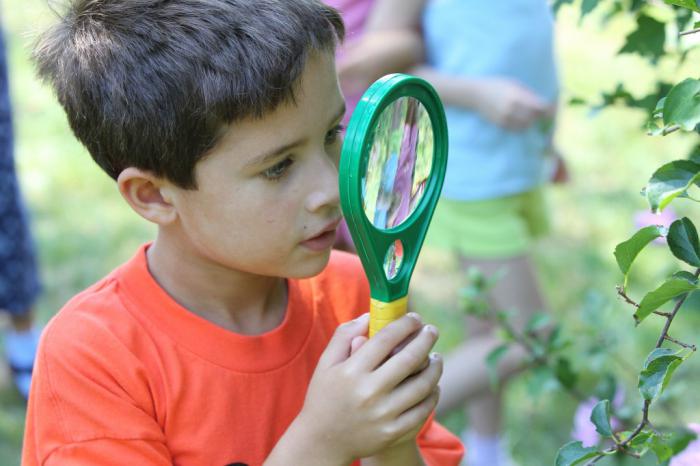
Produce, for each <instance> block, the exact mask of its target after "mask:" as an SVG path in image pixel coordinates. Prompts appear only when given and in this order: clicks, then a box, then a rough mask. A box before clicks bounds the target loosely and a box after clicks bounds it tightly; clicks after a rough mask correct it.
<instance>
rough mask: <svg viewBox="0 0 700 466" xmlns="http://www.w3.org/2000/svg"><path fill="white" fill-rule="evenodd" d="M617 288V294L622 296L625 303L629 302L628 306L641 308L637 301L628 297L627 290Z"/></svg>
mask: <svg viewBox="0 0 700 466" xmlns="http://www.w3.org/2000/svg"><path fill="white" fill-rule="evenodd" d="M616 288H617V294H618V295H620V296H621V297H622V299H624V300H625V302H627V303H628V304H631V305H632V306H634V307H639V304H638V303H637V302H636V301H633V300H632V298H630V297H629V296H627V293H625V289H624V288H623V287H622V286H620V285H617V287H616Z"/></svg>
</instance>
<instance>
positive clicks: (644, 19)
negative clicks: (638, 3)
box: [619, 13, 666, 63]
mask: <svg viewBox="0 0 700 466" xmlns="http://www.w3.org/2000/svg"><path fill="white" fill-rule="evenodd" d="M665 42H666V26H665V24H664V23H662V22H660V21H658V20H656V19H654V18H652V17H651V16H647V15H645V14H644V13H640V14H639V16H638V17H637V29H635V30H634V31H632V32H631V33H630V34H629V35H628V36H627V38H626V41H625V45H624V46H623V47H622V48H621V49H620V51H619V53H637V54H639V55H641V56H643V57H647V58H649V59H650V60H651V61H652V63H655V62H656V61H657V60H658V59H659V57H661V55H663V53H664V43H665Z"/></svg>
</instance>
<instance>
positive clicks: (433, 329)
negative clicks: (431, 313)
mask: <svg viewBox="0 0 700 466" xmlns="http://www.w3.org/2000/svg"><path fill="white" fill-rule="evenodd" d="M424 329H425V331H426V332H430V333H432V334H433V335H435V336H437V334H438V329H437V327H435V326H434V325H430V324H428V325H426V326H425V327H424Z"/></svg>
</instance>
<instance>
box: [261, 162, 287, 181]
mask: <svg viewBox="0 0 700 466" xmlns="http://www.w3.org/2000/svg"><path fill="white" fill-rule="evenodd" d="M293 163H294V161H293V160H292V159H291V158H289V157H287V158H286V159H284V160H282V161H280V162H278V163H276V164H274V165H273V166H271V167H270V168H268V169H266V170H265V171H263V172H262V175H263V176H264V177H265V178H267V179H268V180H274V181H276V180H279V179H280V178H282V177H283V176H284V175H285V173H286V172H287V170H288V169H289V167H290V166H291V165H292V164H293Z"/></svg>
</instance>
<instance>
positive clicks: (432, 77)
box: [412, 65, 556, 130]
mask: <svg viewBox="0 0 700 466" xmlns="http://www.w3.org/2000/svg"><path fill="white" fill-rule="evenodd" d="M412 73H413V74H416V75H418V76H421V77H422V78H424V79H425V80H427V81H428V82H430V83H431V84H432V85H433V86H434V87H435V89H436V90H437V92H438V94H439V95H440V98H441V99H442V101H443V102H444V103H445V105H449V106H453V107H461V108H464V109H469V110H473V111H475V112H477V113H479V114H480V115H481V116H482V117H483V118H485V119H486V120H488V121H490V122H491V123H493V124H496V125H498V126H501V127H503V128H506V129H510V130H522V129H525V128H528V127H530V126H532V125H533V124H535V123H536V122H537V121H539V120H542V119H545V118H550V119H551V118H554V115H555V113H556V105H554V104H550V103H548V102H545V101H544V100H543V99H541V98H540V97H539V96H537V95H536V94H535V93H534V92H533V91H532V90H530V89H528V88H527V87H525V86H523V85H522V84H520V83H518V82H516V81H514V80H511V79H504V78H497V77H486V78H470V77H462V76H450V75H446V74H444V73H440V72H438V71H436V70H435V69H433V68H431V67H430V66H427V65H422V66H419V67H417V68H415V69H413V70H412Z"/></svg>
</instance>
